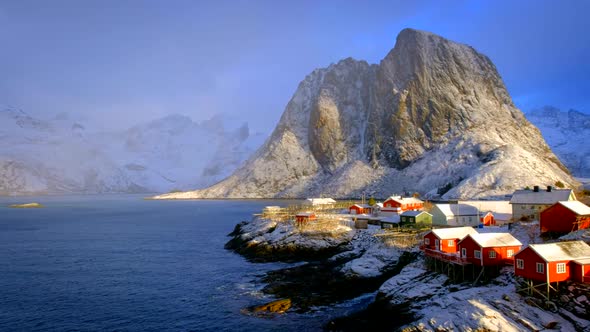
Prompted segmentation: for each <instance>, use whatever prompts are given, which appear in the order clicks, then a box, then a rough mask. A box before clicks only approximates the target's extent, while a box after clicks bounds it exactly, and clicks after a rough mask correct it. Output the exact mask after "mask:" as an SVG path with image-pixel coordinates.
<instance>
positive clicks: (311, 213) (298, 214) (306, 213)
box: [296, 212, 315, 217]
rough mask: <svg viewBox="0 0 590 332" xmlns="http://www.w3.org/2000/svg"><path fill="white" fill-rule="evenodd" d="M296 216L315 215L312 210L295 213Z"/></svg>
mask: <svg viewBox="0 0 590 332" xmlns="http://www.w3.org/2000/svg"><path fill="white" fill-rule="evenodd" d="M296 216H297V217H311V216H315V213H313V212H300V213H297V214H296Z"/></svg>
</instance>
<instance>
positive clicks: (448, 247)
mask: <svg viewBox="0 0 590 332" xmlns="http://www.w3.org/2000/svg"><path fill="white" fill-rule="evenodd" d="M449 241H450V244H449ZM440 243H441V246H440V251H443V252H449V253H453V254H454V253H456V252H457V250H458V249H459V248H458V247H457V244H458V243H459V239H440Z"/></svg>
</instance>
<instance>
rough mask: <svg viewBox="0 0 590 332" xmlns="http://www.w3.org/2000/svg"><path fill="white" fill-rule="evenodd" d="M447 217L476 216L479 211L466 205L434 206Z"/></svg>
mask: <svg viewBox="0 0 590 332" xmlns="http://www.w3.org/2000/svg"><path fill="white" fill-rule="evenodd" d="M434 205H435V206H436V207H438V209H439V210H440V211H441V212H442V213H443V214H444V215H445V216H447V217H453V216H476V215H477V214H478V211H477V209H476V208H474V207H473V206H471V205H465V204H434Z"/></svg>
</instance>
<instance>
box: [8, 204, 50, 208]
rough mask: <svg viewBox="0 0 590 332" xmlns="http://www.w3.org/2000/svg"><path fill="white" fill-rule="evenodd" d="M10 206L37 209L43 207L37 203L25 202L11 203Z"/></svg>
mask: <svg viewBox="0 0 590 332" xmlns="http://www.w3.org/2000/svg"><path fill="white" fill-rule="evenodd" d="M10 207H11V208H15V209H38V208H42V207H44V206H43V205H41V204H39V203H25V204H12V205H10Z"/></svg>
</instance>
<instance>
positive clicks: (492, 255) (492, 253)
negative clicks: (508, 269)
mask: <svg viewBox="0 0 590 332" xmlns="http://www.w3.org/2000/svg"><path fill="white" fill-rule="evenodd" d="M488 257H490V258H496V252H495V251H493V250H492V251H490V252H489V253H488Z"/></svg>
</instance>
